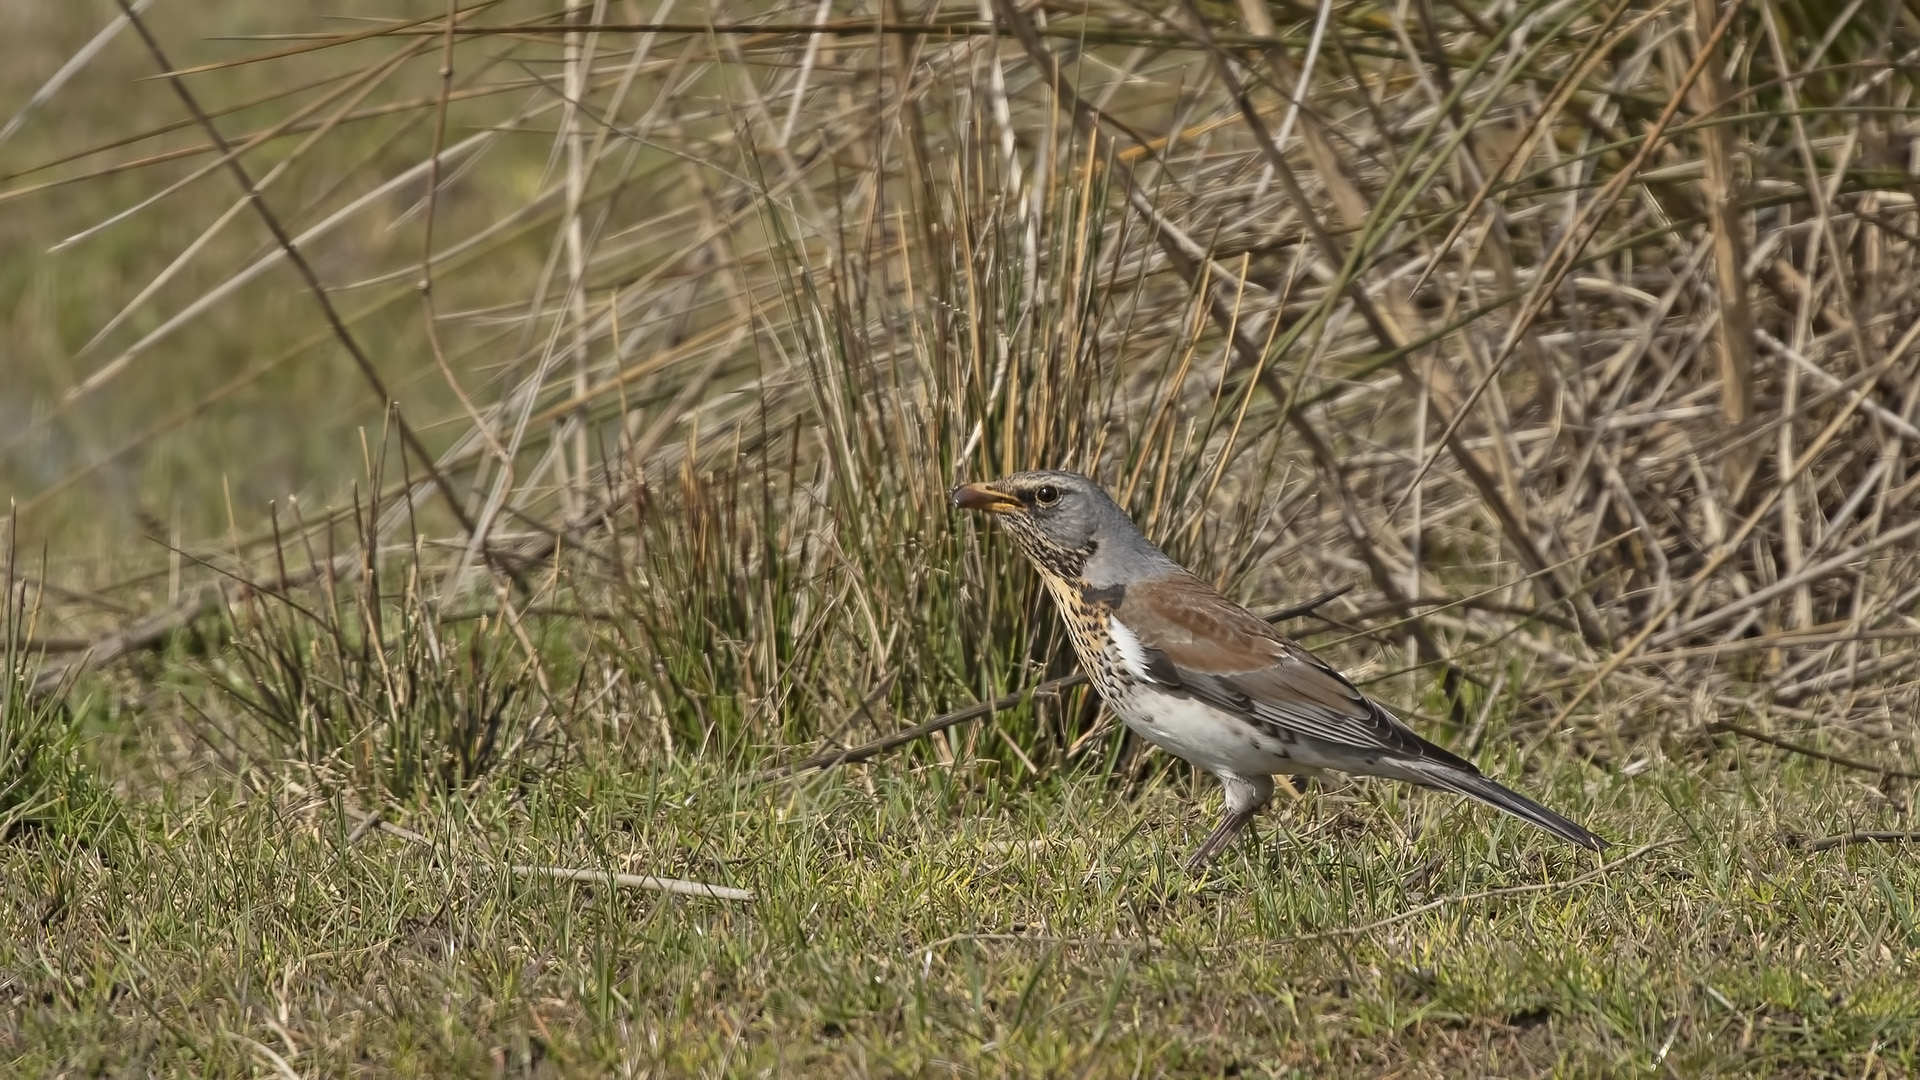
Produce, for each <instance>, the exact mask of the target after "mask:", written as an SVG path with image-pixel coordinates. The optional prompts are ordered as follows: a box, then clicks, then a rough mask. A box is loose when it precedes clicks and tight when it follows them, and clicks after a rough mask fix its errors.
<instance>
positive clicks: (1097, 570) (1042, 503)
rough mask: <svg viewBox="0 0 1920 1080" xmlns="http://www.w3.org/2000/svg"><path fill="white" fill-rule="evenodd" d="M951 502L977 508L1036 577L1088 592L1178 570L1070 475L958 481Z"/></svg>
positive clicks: (1103, 496) (1085, 482)
mask: <svg viewBox="0 0 1920 1080" xmlns="http://www.w3.org/2000/svg"><path fill="white" fill-rule="evenodd" d="M952 498H953V505H955V506H958V507H960V508H962V509H965V510H981V511H984V512H986V513H988V514H990V515H992V517H993V519H994V520H995V521H996V522H998V523H999V524H1000V527H1001V528H1003V529H1005V530H1006V531H1007V535H1009V536H1011V537H1013V542H1014V543H1015V544H1016V545H1018V546H1019V548H1020V550H1021V552H1022V554H1024V555H1026V556H1027V558H1029V559H1031V560H1033V563H1034V565H1035V566H1037V567H1039V568H1040V570H1041V572H1043V573H1050V574H1054V575H1056V576H1059V577H1062V578H1068V579H1072V580H1077V581H1079V582H1082V583H1084V584H1086V585H1090V586H1092V587H1094V588H1103V587H1106V586H1109V585H1129V584H1134V583H1136V582H1141V581H1151V580H1155V579H1159V578H1164V577H1167V576H1169V575H1171V574H1175V573H1178V572H1179V571H1180V567H1179V565H1178V564H1177V563H1175V562H1174V561H1173V560H1172V559H1169V558H1167V556H1166V554H1165V553H1164V552H1162V551H1161V550H1160V549H1159V548H1157V547H1154V546H1153V544H1151V543H1150V542H1148V540H1147V538H1146V537H1144V536H1142V535H1140V530H1139V529H1137V528H1135V527H1134V524H1133V519H1132V518H1129V517H1128V516H1127V512H1126V511H1125V510H1122V509H1120V507H1119V505H1118V504H1117V503H1115V502H1114V501H1113V500H1112V499H1111V498H1109V497H1108V496H1107V493H1106V492H1105V491H1102V490H1101V489H1100V485H1098V484H1096V483H1094V482H1093V481H1092V480H1089V479H1087V478H1086V477H1084V476H1082V475H1080V474H1079V473H1074V472H1065V471H1062V470H1058V469H1037V470H1034V471H1033V472H1022V473H1014V474H1013V475H1012V476H1008V477H1005V478H1003V479H1000V480H989V481H986V482H983V483H975V484H962V485H960V486H959V487H957V488H954V489H953V494H952Z"/></svg>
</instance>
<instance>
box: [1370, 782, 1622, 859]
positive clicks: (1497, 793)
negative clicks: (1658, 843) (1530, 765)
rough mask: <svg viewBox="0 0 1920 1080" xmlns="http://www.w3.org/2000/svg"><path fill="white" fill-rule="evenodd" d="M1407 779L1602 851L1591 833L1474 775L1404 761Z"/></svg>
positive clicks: (1602, 845) (1603, 845) (1603, 844)
mask: <svg viewBox="0 0 1920 1080" xmlns="http://www.w3.org/2000/svg"><path fill="white" fill-rule="evenodd" d="M1402 765H1403V767H1404V768H1406V770H1407V772H1408V773H1409V774H1411V775H1409V776H1408V777H1407V779H1409V780H1413V781H1415V782H1416V783H1421V784H1427V785H1430V786H1432V787H1437V788H1444V789H1445V790H1447V791H1452V792H1457V793H1459V794H1461V795H1465V796H1467V797H1468V798H1472V799H1478V800H1480V801H1481V802H1483V803H1486V804H1487V805H1488V806H1492V807H1495V808H1497V809H1500V810H1505V811H1506V812H1507V813H1509V814H1512V815H1513V816H1514V817H1517V818H1519V819H1520V820H1522V821H1525V822H1528V823H1530V824H1533V825H1537V826H1539V827H1540V828H1542V829H1545V830H1547V831H1548V832H1550V833H1552V834H1553V835H1555V836H1557V837H1559V838H1560V839H1562V840H1565V841H1567V842H1568V843H1570V844H1578V845H1580V846H1581V847H1583V848H1586V849H1588V850H1589V851H1605V850H1606V849H1607V846H1608V842H1607V841H1606V840H1605V839H1603V838H1601V837H1599V836H1596V835H1595V834H1594V833H1592V832H1590V831H1588V830H1587V829H1584V828H1582V827H1581V826H1579V825H1577V824H1575V823H1574V822H1572V821H1571V820H1569V819H1567V818H1564V817H1562V816H1560V815H1559V814H1556V813H1554V812H1553V811H1551V810H1549V809H1547V808H1546V807H1544V806H1541V805H1540V804H1539V803H1537V802H1534V801H1533V800H1532V799H1529V798H1527V797H1526V796H1525V795H1522V794H1520V793H1519V792H1517V791H1512V790H1509V789H1507V788H1504V787H1501V786H1500V785H1499V784H1496V783H1494V782H1493V781H1492V780H1489V779H1487V778H1486V777H1484V776H1482V775H1480V774H1479V773H1478V772H1469V771H1467V770H1466V769H1461V768H1458V767H1456V766H1453V765H1449V764H1446V763H1443V762H1437V761H1436V762H1428V761H1408V762H1403V763H1402Z"/></svg>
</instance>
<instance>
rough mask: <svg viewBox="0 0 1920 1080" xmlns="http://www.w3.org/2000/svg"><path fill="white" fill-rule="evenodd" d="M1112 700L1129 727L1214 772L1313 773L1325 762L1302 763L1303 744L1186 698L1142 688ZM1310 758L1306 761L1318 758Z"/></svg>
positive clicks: (1251, 774) (1116, 710)
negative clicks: (1259, 728)
mask: <svg viewBox="0 0 1920 1080" xmlns="http://www.w3.org/2000/svg"><path fill="white" fill-rule="evenodd" d="M1117 697H1118V696H1117V695H1116V697H1115V698H1109V699H1108V704H1110V705H1111V706H1112V707H1113V711H1114V713H1115V714H1117V715H1118V716H1119V717H1120V719H1121V720H1122V721H1124V722H1125V723H1126V725H1127V727H1129V728H1131V729H1133V731H1134V732H1135V733H1136V734H1138V735H1139V736H1140V737H1141V738H1143V739H1146V740H1147V741H1148V742H1151V743H1153V744H1154V745H1155V746H1158V747H1159V748H1160V749H1162V750H1165V751H1166V752H1167V753H1169V754H1172V755H1174V756H1175V757H1180V758H1185V759H1186V760H1188V761H1191V762H1193V763H1194V764H1195V765H1198V766H1200V767H1201V768H1203V769H1206V770H1208V771H1209V772H1214V773H1219V772H1223V771H1224V772H1231V773H1238V774H1239V775H1241V776H1272V775H1274V774H1276V773H1302V772H1311V771H1313V770H1314V769H1316V768H1318V767H1320V766H1321V765H1323V764H1326V763H1325V762H1320V761H1314V760H1302V756H1303V755H1301V754H1300V753H1299V749H1300V746H1299V743H1298V742H1294V743H1282V742H1281V741H1280V740H1278V739H1276V738H1273V737H1272V736H1270V735H1267V734H1265V733H1263V732H1261V731H1259V730H1257V729H1256V728H1255V727H1254V726H1253V725H1252V724H1249V723H1247V722H1246V721H1244V720H1242V719H1240V718H1239V717H1237V716H1234V715H1233V714H1231V713H1226V712H1222V711H1220V710H1219V709H1216V708H1214V707H1213V706H1211V705H1208V704H1205V703H1204V702H1200V701H1196V700H1194V699H1193V698H1190V697H1187V696H1186V695H1184V694H1169V693H1166V692H1164V691H1161V690H1154V689H1150V688H1144V687H1143V688H1139V689H1136V690H1134V691H1133V692H1132V693H1131V694H1128V695H1126V698H1125V700H1124V701H1123V700H1117ZM1319 756H1320V755H1317V754H1311V753H1309V754H1307V755H1305V757H1308V758H1318V757H1319Z"/></svg>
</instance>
